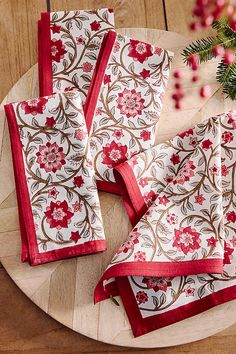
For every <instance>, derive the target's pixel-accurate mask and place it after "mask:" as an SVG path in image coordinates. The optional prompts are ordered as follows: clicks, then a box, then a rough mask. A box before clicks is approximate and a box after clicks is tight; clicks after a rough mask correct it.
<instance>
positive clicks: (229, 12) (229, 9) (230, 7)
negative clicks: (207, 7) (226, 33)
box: [226, 5, 234, 17]
mask: <svg viewBox="0 0 236 354" xmlns="http://www.w3.org/2000/svg"><path fill="white" fill-rule="evenodd" d="M233 13H234V6H233V5H228V6H227V8H226V14H227V15H228V16H229V17H231V16H232V15H233Z"/></svg>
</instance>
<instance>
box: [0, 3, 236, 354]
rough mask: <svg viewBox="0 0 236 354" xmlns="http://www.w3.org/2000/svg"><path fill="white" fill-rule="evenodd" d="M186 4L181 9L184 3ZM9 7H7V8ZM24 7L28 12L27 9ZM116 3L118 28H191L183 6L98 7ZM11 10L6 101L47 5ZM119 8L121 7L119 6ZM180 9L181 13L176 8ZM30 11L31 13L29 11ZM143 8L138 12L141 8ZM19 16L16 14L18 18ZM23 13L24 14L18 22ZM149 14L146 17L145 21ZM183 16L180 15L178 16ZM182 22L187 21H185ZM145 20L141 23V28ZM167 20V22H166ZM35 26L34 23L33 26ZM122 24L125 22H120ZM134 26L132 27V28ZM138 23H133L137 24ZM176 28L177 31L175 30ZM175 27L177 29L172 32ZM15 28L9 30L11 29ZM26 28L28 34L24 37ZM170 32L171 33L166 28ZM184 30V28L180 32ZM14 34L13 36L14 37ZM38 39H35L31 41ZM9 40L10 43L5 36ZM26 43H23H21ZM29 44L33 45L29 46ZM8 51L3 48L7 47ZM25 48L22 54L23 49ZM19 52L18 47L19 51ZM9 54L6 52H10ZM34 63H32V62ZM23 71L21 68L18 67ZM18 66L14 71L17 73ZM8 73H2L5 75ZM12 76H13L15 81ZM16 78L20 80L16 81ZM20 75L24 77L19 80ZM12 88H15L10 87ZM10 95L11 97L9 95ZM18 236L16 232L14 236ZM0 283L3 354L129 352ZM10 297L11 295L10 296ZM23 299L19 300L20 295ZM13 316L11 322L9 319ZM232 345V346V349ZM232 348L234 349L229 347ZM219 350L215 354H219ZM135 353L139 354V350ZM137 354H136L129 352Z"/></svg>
mask: <svg viewBox="0 0 236 354" xmlns="http://www.w3.org/2000/svg"><path fill="white" fill-rule="evenodd" d="M180 2H181V3H182V4H179V3H180ZM4 3H5V4H4ZM23 3H24V6H23V7H22V4H23ZM113 3H117V7H116V6H114V7H115V10H116V15H117V18H118V26H119V25H120V26H121V25H124V26H128V25H130V26H135V25H136V26H144V25H146V26H147V27H160V28H163V27H164V24H165V21H166V24H167V25H168V23H169V24H170V25H169V26H168V29H172V30H178V28H176V27H175V26H176V25H177V24H181V25H182V26H184V25H185V23H187V21H185V20H184V17H185V16H186V18H187V16H188V12H187V10H189V9H186V5H184V2H183V1H165V2H164V5H165V12H166V14H167V15H166V16H163V14H164V8H163V4H162V2H161V1H158V0H156V1H155V0H153V1H151V0H150V1H135V3H136V4H137V3H139V4H140V8H139V10H138V11H137V12H138V14H139V12H140V15H137V13H136V14H135V15H134V17H133V19H132V16H130V9H129V8H132V1H129V2H127V1H121V2H120V1H119V4H118V2H113V1H109V2H108V1H96V5H97V6H107V5H109V6H110V7H111V6H113V5H114V4H113ZM4 5H5V7H4V8H3V9H2V11H1V16H2V17H3V20H2V21H3V24H4V23H5V24H6V25H7V24H9V21H16V23H15V22H14V25H13V27H12V28H11V31H10V33H9V32H6V31H5V32H4V35H5V36H6V38H7V36H10V37H9V41H8V53H9V57H8V58H5V57H4V58H1V65H3V66H4V68H5V71H7V70H6V68H8V69H9V70H8V74H7V75H6V79H4V78H3V79H2V82H3V84H1V95H2V96H4V94H5V93H6V91H7V90H8V89H9V88H10V86H11V85H12V84H13V81H11V80H14V78H15V80H17V79H18V77H19V76H21V74H22V72H23V71H24V68H28V66H30V65H31V64H32V63H33V62H34V61H36V57H35V48H36V45H35V43H34V42H33V41H35V33H34V32H33V31H30V30H29V29H30V28H31V29H32V27H33V28H34V31H35V23H34V22H35V21H36V19H37V17H38V16H39V12H40V11H45V3H44V1H34V5H32V2H29V3H27V2H24V1H19V2H17V1H8V2H4V1H3V2H1V3H0V6H4ZM51 5H52V6H53V7H52V9H59V8H61V9H62V8H63V9H64V8H70V9H73V8H83V7H85V8H89V7H93V2H92V1H80V2H78V1H77V2H75V1H74V2H73V1H69V2H64V1H57V2H56V5H57V6H56V7H55V2H52V4H51ZM115 5H116V4H115ZM173 5H175V8H173ZM190 5H191V4H190V1H189V2H188V7H191V6H190ZM27 6H28V8H27ZM7 7H8V8H9V7H11V11H12V18H11V19H9V14H7V13H6V12H7V11H8V9H7ZM136 7H137V5H136V6H135V8H136ZM14 11H15V12H14ZM17 11H18V12H20V15H18V17H17V20H16V14H17ZM156 11H158V12H157V15H156V16H154V13H155V12H156ZM125 12H126V13H127V14H129V15H128V16H127V18H128V20H126V22H125V23H124V22H122V21H124V18H125V17H126V16H125ZM29 14H31V16H32V17H31V18H29ZM144 14H145V16H144ZM178 14H179V15H178ZM174 16H177V18H178V21H175V19H174ZM181 17H182V20H180V19H181ZM138 19H139V22H137V21H138ZM144 19H148V21H146V22H143V21H144ZM164 20H165V21H164ZM2 21H1V23H2ZM29 21H32V22H29ZM119 21H120V22H119ZM129 21H130V22H129ZM131 21H133V22H131ZM174 25H175V26H174ZM170 26H172V28H170ZM9 27H10V26H8V29H9ZM24 28H25V31H24ZM164 28H165V27H164ZM18 29H21V32H22V30H23V33H22V35H21V36H20V37H18V36H19V32H18V31H17V30H18ZM180 30H181V28H179V31H180ZM12 32H13V33H12ZM182 32H183V33H186V29H185V30H184V28H182ZM14 33H15V36H17V40H15V41H14V36H13V34H14ZM31 36H33V38H31ZM3 38H5V37H4V36H3ZM18 38H20V40H18ZM29 38H30V40H31V41H32V43H31V44H30V43H29ZM1 45H2V44H1ZM21 45H22V48H21ZM14 46H16V47H14ZM27 47H29V50H30V54H31V55H29V56H27V55H25V53H26V50H27ZM4 48H5V47H4ZM18 52H19V53H21V54H22V58H21V59H20V60H18V61H17V63H15V62H14V58H15V56H14V53H15V54H16V53H18ZM0 53H1V54H0V55H3V53H4V54H5V55H6V48H5V49H4V50H2V51H1V52H0ZM31 60H32V61H31ZM16 64H17V65H19V66H17V65H16ZM11 65H12V67H11ZM1 72H2V71H1ZM9 72H10V73H11V75H9ZM14 75H15V76H14ZM18 75H19V76H18ZM8 85H9V86H8ZM4 90H6V91H4ZM14 200H15V196H14V193H12V194H11V195H10V196H8V197H7V199H6V200H5V201H4V202H3V203H2V204H1V206H0V208H4V205H6V203H7V205H8V206H9V205H11V203H13V204H14ZM13 231H14V230H13ZM0 278H1V280H2V282H1V288H0V301H1V302H0V303H1V305H0V310H1V311H0V353H3V352H6V351H8V352H10V353H13V352H15V351H17V352H18V351H20V352H25V353H26V352H27V353H37V352H39V351H40V352H41V353H42V352H43V353H73V352H76V353H78V351H80V352H91V353H95V352H101V353H104V352H108V351H109V352H117V351H122V352H127V351H126V350H125V349H124V348H118V347H111V346H108V345H105V344H102V343H98V342H94V341H92V340H89V339H87V338H85V337H83V336H79V335H78V334H76V333H73V332H71V331H69V330H68V329H66V328H65V327H62V326H61V325H59V324H58V323H57V322H55V321H53V320H52V319H50V318H48V317H47V316H46V315H45V314H43V313H42V312H41V311H39V310H38V309H37V308H36V307H35V306H34V305H33V304H32V303H30V302H29V301H28V300H27V299H26V298H25V297H24V296H23V295H22V294H21V293H20V292H19V290H18V289H16V288H15V286H14V284H12V283H11V282H10V281H9V279H8V277H7V275H6V274H5V273H4V271H3V269H1V271H0ZM6 294H7V295H6ZM15 294H17V295H15ZM20 313H22V316H21V318H19V314H20ZM6 314H7V316H6ZM234 334H235V327H232V329H228V330H227V331H225V332H223V333H221V334H220V335H218V336H215V337H211V338H209V339H207V340H204V341H201V342H200V343H194V344H191V345H186V346H184V347H182V348H181V347H176V348H175V349H173V348H170V349H163V350H161V349H160V350H149V351H148V352H149V353H151V352H157V351H158V352H160V353H161V352H163V353H168V352H171V353H180V352H183V351H184V352H186V353H188V352H189V353H193V352H194V353H205V352H206V353H207V352H212V353H229V352H233V348H234V344H235V341H234V340H232V338H231V337H233V335H234ZM226 343H227V346H226ZM229 343H230V344H229ZM213 348H214V349H213ZM134 350H135V352H138V351H139V350H137V349H134ZM129 351H132V350H129Z"/></svg>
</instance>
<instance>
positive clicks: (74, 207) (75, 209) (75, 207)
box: [72, 200, 82, 213]
mask: <svg viewBox="0 0 236 354" xmlns="http://www.w3.org/2000/svg"><path fill="white" fill-rule="evenodd" d="M72 207H73V210H74V213H77V212H78V211H81V209H82V208H81V205H80V203H79V202H78V200H76V202H75V203H74V204H72Z"/></svg>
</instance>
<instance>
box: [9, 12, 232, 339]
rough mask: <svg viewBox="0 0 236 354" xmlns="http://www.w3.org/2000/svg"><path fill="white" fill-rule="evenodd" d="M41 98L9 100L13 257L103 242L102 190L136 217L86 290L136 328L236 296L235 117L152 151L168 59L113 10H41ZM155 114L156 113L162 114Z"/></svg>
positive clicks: (34, 258)
mask: <svg viewBox="0 0 236 354" xmlns="http://www.w3.org/2000/svg"><path fill="white" fill-rule="evenodd" d="M38 29H39V36H38V42H39V86H40V97H38V98H34V99H30V100H26V101H22V102H16V103H12V104H8V105H6V106H5V111H6V115H7V119H8V125H9V131H10V139H11V149H12V157H13V166H14V174H15V183H16V192H17V199H18V209H19V222H20V229H21V241H22V261H23V262H26V261H28V262H29V264H30V265H38V264H42V263H45V262H51V261H55V260H59V259H63V258H69V257H75V256H79V255H85V254H90V253H95V252H101V251H104V250H105V249H106V241H105V235H104V229H103V223H102V217H101V211H100V204H99V198H98V190H103V191H106V192H111V193H115V194H120V195H122V197H123V201H124V204H125V207H126V210H127V213H128V215H129V218H130V221H131V223H132V225H133V230H132V231H131V233H130V234H129V235H128V237H127V240H126V241H125V242H124V243H123V244H121V246H120V248H119V249H118V250H117V252H116V254H115V255H114V257H113V258H112V260H111V261H110V264H109V265H108V267H107V269H106V270H105V272H104V274H103V276H102V277H101V279H100V280H99V282H98V285H97V287H96V289H95V302H99V301H102V300H105V299H109V298H110V297H114V296H116V295H120V297H121V299H122V302H123V305H124V307H125V310H126V313H127V315H128V318H129V321H130V324H131V328H132V331H133V334H134V336H140V335H143V334H145V333H147V332H150V331H153V330H155V329H158V328H161V327H164V326H167V325H170V324H172V323H174V322H177V321H180V320H182V319H185V318H188V317H190V316H194V315H196V314H198V313H201V312H202V311H205V310H207V309H209V308H211V307H213V306H215V305H217V304H221V303H223V302H226V301H230V300H233V299H235V298H236V254H235V248H236V233H235V231H236V177H235V176H236V111H230V112H227V113H223V114H221V115H219V116H215V117H211V118H210V119H207V120H205V121H204V122H202V123H200V124H198V125H197V126H195V127H193V128H191V129H189V130H187V131H185V132H182V133H180V134H179V135H178V136H176V137H174V138H173V139H171V140H169V141H167V142H165V143H162V144H159V145H156V146H154V140H155V133H156V128H157V123H158V119H159V116H160V112H161V109H162V103H163V96H164V92H165V88H166V84H167V80H168V77H169V71H170V63H171V60H172V57H173V54H172V53H171V52H169V51H167V50H164V49H162V48H159V47H158V46H154V45H151V44H149V43H144V42H141V41H139V40H137V39H134V38H129V37H126V36H123V35H120V34H117V33H116V32H115V30H114V16H113V10H112V9H99V10H88V11H84V10H80V11H64V12H51V13H43V14H42V15H41V19H40V21H39V27H38ZM163 119H164V118H163Z"/></svg>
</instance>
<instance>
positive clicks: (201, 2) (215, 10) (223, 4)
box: [190, 0, 236, 31]
mask: <svg viewBox="0 0 236 354" xmlns="http://www.w3.org/2000/svg"><path fill="white" fill-rule="evenodd" d="M235 9H236V4H235V2H234V1H226V0H196V1H195V6H194V8H193V10H192V14H193V16H195V17H196V18H197V19H196V21H194V22H192V23H191V24H190V29H191V30H192V31H196V30H198V29H200V28H206V27H209V26H211V25H212V23H213V22H214V21H215V20H217V19H219V18H220V17H221V16H223V15H226V16H227V17H228V18H229V19H230V22H229V23H230V27H231V28H232V29H233V30H234V31H235V30H236V18H235V17H234V14H235Z"/></svg>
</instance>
